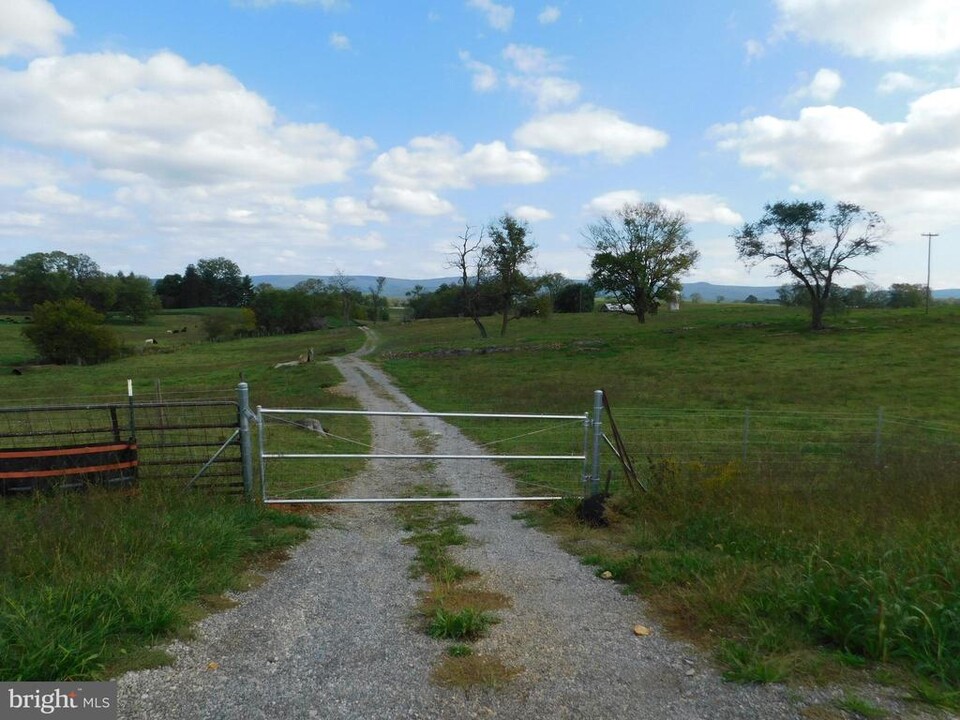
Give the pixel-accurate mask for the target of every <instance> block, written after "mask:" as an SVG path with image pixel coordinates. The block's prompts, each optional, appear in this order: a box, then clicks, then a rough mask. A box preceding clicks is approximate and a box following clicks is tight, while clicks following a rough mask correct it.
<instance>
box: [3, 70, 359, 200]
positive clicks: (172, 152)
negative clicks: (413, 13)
mask: <svg viewBox="0 0 960 720" xmlns="http://www.w3.org/2000/svg"><path fill="white" fill-rule="evenodd" d="M0 131H3V132H5V133H7V134H8V135H9V136H10V137H12V138H15V139H17V140H20V141H23V142H27V143H31V144H33V145H36V146H40V147H44V148H49V149H53V150H56V151H68V152H71V153H75V154H77V155H78V156H80V157H82V158H86V159H88V160H89V161H90V162H91V163H93V165H94V166H95V167H96V168H97V169H98V170H99V171H100V172H101V174H102V176H103V177H105V178H108V179H112V180H114V181H118V180H119V181H130V180H131V179H133V178H148V179H151V180H153V181H155V182H160V183H165V184H171V185H190V184H221V183H251V182H256V183H261V184H268V183H280V184H288V185H306V184H316V183H325V182H335V181H341V180H343V179H345V178H346V176H347V173H348V171H349V170H350V169H351V168H352V167H353V166H354V165H355V164H356V163H357V162H358V160H359V158H360V157H361V156H362V155H363V154H364V153H365V152H367V151H369V150H371V149H373V142H372V141H371V140H370V139H368V138H363V139H355V138H351V137H348V136H345V135H341V134H340V133H338V132H337V131H336V130H334V129H332V128H330V127H328V126H326V125H322V124H295V123H286V124H284V123H281V122H280V121H278V120H277V118H276V114H275V112H274V110H273V108H272V107H271V106H270V105H269V104H268V103H267V102H266V101H265V100H264V99H263V98H262V97H260V96H259V95H257V94H256V93H253V92H251V91H249V90H247V89H246V88H245V87H244V86H243V85H242V84H241V83H240V82H239V81H237V80H236V78H234V77H233V76H232V75H230V73H228V72H227V71H226V70H224V69H223V68H220V67H215V66H210V65H190V64H189V63H187V62H186V61H185V60H184V59H183V58H181V57H180V56H178V55H175V54H173V53H170V52H162V53H158V54H156V55H154V56H152V57H150V58H149V59H147V60H146V61H141V60H138V59H136V58H132V57H130V56H128V55H122V54H116V53H101V54H92V55H71V56H66V57H49V58H42V59H38V60H34V61H32V62H31V63H30V64H29V66H28V67H27V68H26V69H25V70H22V71H6V72H2V73H0Z"/></svg>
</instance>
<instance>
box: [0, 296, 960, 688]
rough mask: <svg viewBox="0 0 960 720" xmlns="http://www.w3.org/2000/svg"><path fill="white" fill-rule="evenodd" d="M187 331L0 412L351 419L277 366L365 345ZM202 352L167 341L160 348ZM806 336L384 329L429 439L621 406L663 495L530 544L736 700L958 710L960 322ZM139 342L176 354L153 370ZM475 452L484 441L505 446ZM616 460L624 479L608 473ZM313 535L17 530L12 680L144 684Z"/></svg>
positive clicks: (36, 386)
mask: <svg viewBox="0 0 960 720" xmlns="http://www.w3.org/2000/svg"><path fill="white" fill-rule="evenodd" d="M197 325H198V320H197V317H196V316H192V318H191V316H185V315H182V314H165V315H161V316H158V318H157V319H156V320H155V327H152V328H151V329H150V330H149V331H146V328H144V327H142V326H138V327H127V328H122V332H124V333H126V334H127V335H128V337H129V339H130V342H131V345H132V346H134V347H137V348H138V352H135V353H134V354H133V355H132V356H131V357H128V358H126V359H124V360H122V361H118V362H115V363H110V364H105V365H102V366H93V367H62V368H54V367H31V366H27V367H25V371H24V372H23V374H22V375H12V374H8V373H6V372H3V373H2V374H0V396H2V397H4V398H5V401H6V402H8V403H11V404H14V403H36V402H49V401H56V402H64V401H89V400H92V399H94V398H96V399H117V398H122V397H123V396H124V393H125V389H126V379H127V378H132V379H133V383H134V390H135V394H136V395H137V396H148V397H149V396H151V395H152V394H153V393H155V392H156V388H157V387H158V386H159V387H162V389H163V393H164V396H165V397H193V396H196V395H197V393H198V392H200V393H204V394H206V395H210V394H213V395H216V396H218V397H232V395H233V388H234V386H235V385H236V382H237V381H238V380H239V379H240V376H241V374H242V376H243V378H244V379H245V380H247V381H248V382H249V383H250V385H251V389H252V402H253V403H254V404H262V405H265V406H281V407H283V406H295V407H304V406H307V407H316V406H324V407H349V400H347V399H345V398H342V397H340V396H338V395H336V394H335V393H332V392H330V391H329V389H330V387H331V386H333V385H335V384H336V383H337V382H338V380H339V378H338V377H337V374H336V372H335V371H334V369H333V368H332V367H330V366H329V365H326V364H323V363H312V364H308V365H299V366H296V367H290V368H282V369H274V368H273V366H274V364H275V363H276V362H279V361H283V360H293V359H295V358H296V357H297V356H298V355H299V354H301V353H303V352H305V351H306V350H307V348H310V347H313V348H315V350H316V352H317V354H318V356H321V357H322V356H324V355H329V354H336V353H338V352H343V351H349V350H351V349H354V348H356V347H358V346H359V345H360V343H361V341H362V336H361V335H360V333H359V332H357V331H355V330H335V331H327V332H323V333H309V334H303V335H296V336H286V337H270V338H257V339H249V340H236V341H231V342H224V343H197V342H196V341H197V340H198V339H199V335H195V336H193V337H191V333H199V329H198V328H197V327H196V326H197ZM184 326H186V327H188V332H187V333H178V334H177V335H176V336H175V337H176V340H175V341H174V340H173V338H171V337H170V336H169V335H168V334H167V333H166V332H165V330H166V329H172V328H182V327H184ZM806 326H807V318H806V317H805V315H804V314H803V313H802V312H800V311H793V310H788V309H783V308H779V307H772V306H749V305H699V306H697V305H692V306H687V307H685V308H684V310H682V311H681V312H679V313H670V314H662V315H660V316H657V317H654V318H652V319H651V321H650V322H649V323H648V324H647V325H645V326H639V325H638V324H637V323H636V322H635V321H634V320H633V319H631V318H629V317H622V316H613V315H602V314H595V315H584V316H564V315H555V316H553V317H551V318H549V319H546V320H539V319H535V320H534V319H531V320H520V321H515V322H513V323H511V325H510V330H509V334H508V336H507V337H506V338H503V339H501V338H498V337H492V338H490V339H487V340H480V339H479V338H478V337H477V336H476V331H475V329H474V328H473V325H472V323H470V322H469V321H463V320H438V321H417V322H414V323H407V324H399V323H389V324H388V323H382V324H380V325H379V326H378V328H377V332H378V333H379V334H380V336H381V338H382V345H381V348H380V354H379V356H378V361H379V362H381V363H382V364H383V366H384V367H385V368H386V369H387V370H388V371H389V372H390V373H392V374H393V375H394V376H395V377H396V378H397V379H398V380H399V381H400V383H401V384H402V385H403V386H404V387H405V389H406V390H407V391H408V392H409V393H410V394H411V395H412V396H413V397H414V399H415V400H416V401H417V402H418V403H420V404H421V405H423V406H425V407H427V408H429V409H430V410H436V411H442V410H472V411H509V412H534V413H562V414H568V413H582V412H584V411H586V410H589V409H590V405H591V402H592V393H593V391H594V390H595V389H597V388H604V389H605V390H606V391H607V392H608V394H609V396H610V398H611V401H612V408H613V411H614V414H615V416H616V417H617V420H618V422H619V424H620V426H621V429H622V431H623V434H624V437H625V440H626V443H627V447H628V448H629V450H630V451H631V453H632V454H633V456H634V458H635V460H636V464H637V466H638V468H639V469H640V472H641V476H642V477H643V479H644V480H645V482H646V483H647V484H648V486H649V488H650V491H649V492H646V493H632V492H630V491H628V490H626V489H625V488H623V487H622V486H620V485H619V484H617V485H615V487H616V492H615V494H614V497H612V498H611V499H610V500H609V502H608V517H609V519H610V521H611V523H610V526H609V527H607V528H599V529H595V528H588V527H584V526H582V525H580V524H578V523H577V521H576V519H575V515H574V513H573V505H572V504H571V503H558V504H556V505H553V506H550V507H544V508H540V509H537V510H535V511H533V512H529V513H526V517H527V519H528V521H529V522H532V523H536V524H540V525H543V526H545V527H549V528H550V529H551V530H553V531H554V532H557V533H558V534H559V535H560V536H561V538H562V539H563V542H565V543H566V545H567V546H568V547H569V548H570V549H571V550H572V551H574V552H577V553H579V554H580V555H581V556H582V558H583V560H584V562H586V563H589V564H591V565H595V566H596V568H597V572H598V573H602V572H604V571H607V570H609V571H610V573H612V575H613V576H614V577H615V578H617V579H618V580H619V581H620V582H622V583H623V584H624V586H625V587H627V588H629V589H631V590H633V591H636V592H640V593H642V594H643V595H644V597H645V598H646V599H647V600H648V601H649V602H650V604H651V605H652V606H653V607H654V608H655V609H656V610H657V611H658V612H659V613H660V614H661V616H662V617H663V619H664V622H665V624H666V625H667V626H668V627H669V628H670V629H671V630H672V631H673V632H676V633H678V634H680V635H682V636H685V637H690V638H693V639H695V640H696V641H698V642H701V643H703V644H704V645H705V646H707V647H709V648H710V649H711V650H712V651H713V652H714V653H715V656H716V657H717V659H718V661H719V662H720V663H721V664H722V665H723V667H724V668H725V669H726V672H727V675H728V677H729V678H731V679H734V680H740V681H749V682H755V681H772V680H781V679H788V680H789V679H798V680H808V679H815V680H837V679H840V680H842V679H844V678H845V677H847V676H848V675H850V676H856V677H860V676H862V675H863V674H864V673H866V674H868V676H869V677H870V678H872V679H874V680H878V681H883V682H891V683H896V684H898V686H899V685H906V686H908V687H909V688H911V690H912V692H913V693H914V694H915V696H917V697H920V698H923V699H926V700H930V701H933V702H938V703H941V704H945V705H954V706H955V705H957V703H958V697H960V696H958V693H960V529H958V527H957V523H956V521H955V518H956V517H958V516H960V492H958V491H960V452H958V446H960V427H958V423H957V419H956V418H957V417H958V410H960V392H958V390H957V388H958V387H960V382H958V381H960V363H958V362H957V361H958V360H960V309H957V308H949V307H936V308H933V309H932V311H931V313H930V315H929V316H925V315H923V314H922V313H919V312H917V311H863V312H856V311H855V312H850V313H848V314H846V315H843V316H840V317H837V318H834V319H833V320H832V328H831V329H829V330H827V331H824V332H820V333H812V332H810V331H808V330H807V329H806ZM161 331H163V332H162V334H161ZM184 335H186V337H185V338H184V337H183V336H184ZM149 336H159V337H160V340H161V342H160V344H159V345H158V346H155V347H151V348H148V349H145V348H143V347H142V338H143V337H149ZM138 343H139V345H138ZM31 354H32V353H31V351H30V348H29V347H28V346H26V345H25V344H23V343H22V342H21V341H20V339H19V328H18V327H17V326H16V325H10V324H3V325H0V368H11V367H12V366H25V364H26V363H27V361H28V360H29V358H30V357H31ZM606 427H609V426H608V425H607V426H606ZM466 430H467V431H468V432H470V433H472V434H474V435H475V436H476V437H477V438H478V439H480V440H484V441H494V440H498V439H499V437H498V435H497V433H498V432H502V431H499V430H495V429H491V428H488V427H485V426H476V427H474V426H468V427H466ZM523 430H524V428H523V427H519V428H513V429H512V430H511V432H513V433H516V434H523V432H522V431H523ZM338 431H339V432H338V434H349V435H350V436H352V437H360V438H362V437H363V433H364V432H365V430H364V426H363V425H362V424H358V426H357V427H348V428H342V429H341V428H338ZM291 432H292V433H293V434H291V435H290V436H289V441H290V442H292V443H298V442H303V443H306V442H308V441H307V440H306V439H304V436H303V435H299V436H298V435H297V434H296V433H295V432H293V431H291ZM298 438H299V439H298ZM539 440H540V437H539V436H537V435H533V436H529V438H526V439H522V438H521V439H520V440H518V441H517V442H518V445H516V446H515V447H514V448H513V449H516V450H518V451H522V450H524V449H536V448H537V447H538V446H537V444H536V443H537V442H538V441H539ZM603 460H604V470H605V471H606V470H607V469H610V470H612V471H613V472H614V474H615V477H617V476H618V475H619V473H618V472H617V467H616V464H615V463H614V462H613V458H612V456H611V455H610V454H609V453H605V454H604V459H603ZM508 469H509V470H510V471H511V472H513V473H515V475H516V476H517V477H518V478H520V479H526V480H528V481H530V483H531V486H537V487H543V486H544V485H551V484H553V483H569V481H570V478H569V477H566V475H563V473H565V472H566V471H564V470H559V469H551V468H547V467H546V466H544V465H542V464H540V465H534V464H526V465H524V464H519V465H510V466H509V468H508ZM349 472H350V468H349V467H347V466H342V467H339V468H337V467H331V469H330V471H329V473H330V475H331V476H345V475H346V474H348V473H349ZM573 472H576V471H573ZM578 480H579V478H576V477H574V482H575V483H577V482H578ZM115 517H116V518H120V519H119V520H116V521H114V520H113V519H114V518H115ZM90 518H100V519H102V522H100V521H98V522H96V523H94V522H88V520H89V519H90ZM158 523H159V524H158ZM303 524H304V523H303V522H302V521H301V520H298V519H296V518H291V517H290V516H287V515H281V514H278V513H273V512H265V511H264V510H262V509H261V508H258V507H256V506H251V505H245V504H243V503H241V502H238V501H234V500H229V499H224V498H210V497H207V496H205V495H202V494H189V493H182V492H170V491H169V489H164V488H162V487H142V488H141V489H140V491H139V492H134V493H129V494H98V493H91V494H89V495H87V496H82V497H80V496H68V497H52V498H37V499H35V500H34V501H32V502H31V501H27V502H16V503H9V502H5V503H3V504H2V505H0V534H2V535H3V537H2V538H0V540H2V545H0V548H2V550H0V597H3V598H4V601H3V604H2V606H0V658H3V660H2V664H0V677H2V678H3V679H13V678H17V677H30V678H31V679H43V678H48V677H49V678H53V677H72V678H86V677H103V676H105V675H108V674H109V673H111V672H116V671H117V670H119V669H122V668H123V667H126V666H127V665H128V664H132V665H138V664H143V663H144V662H149V661H150V660H149V659H145V658H144V657H142V656H141V655H140V651H138V650H137V648H140V647H142V646H143V645H144V644H146V643H149V642H150V641H151V640H153V639H155V638H157V637H162V636H164V635H166V634H169V633H170V632H175V631H177V630H178V629H182V628H183V627H185V625H186V623H187V622H188V621H189V619H190V618H191V617H194V616H195V614H196V613H197V612H199V608H202V607H204V606H216V604H217V602H218V601H217V599H216V598H217V593H219V592H221V591H222V590H223V589H224V588H225V587H230V586H237V585H242V584H243V582H244V575H243V567H244V563H245V562H247V561H248V560H249V558H250V557H252V556H253V555H255V554H256V553H262V552H264V551H267V552H271V549H276V548H277V547H278V546H281V545H283V544H285V543H288V542H293V541H295V540H296V539H297V537H298V536H299V535H300V533H301V532H302V527H301V525H303ZM143 528H149V529H150V532H149V533H143V532H142V530H143ZM147 535H148V536H149V537H146V536H147ZM196 543H199V545H197V544H196ZM36 568H40V569H39V570H37V569H36ZM131 568H142V569H143V570H142V571H140V570H137V571H134V570H132V569H131ZM157 568H161V571H156V572H154V570H156V569H157ZM167 568H170V569H171V572H170V573H168V572H167ZM151 573H153V574H152V575H151ZM154 576H155V577H156V582H157V583H159V584H152V583H153V580H151V578H152V577H154ZM181 580H182V582H181Z"/></svg>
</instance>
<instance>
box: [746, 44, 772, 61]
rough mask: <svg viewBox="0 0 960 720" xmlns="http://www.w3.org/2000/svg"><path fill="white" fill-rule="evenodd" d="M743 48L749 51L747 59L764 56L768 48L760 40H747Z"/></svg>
mask: <svg viewBox="0 0 960 720" xmlns="http://www.w3.org/2000/svg"><path fill="white" fill-rule="evenodd" d="M743 49H744V50H746V51H747V59H749V60H754V59H756V58H760V57H763V56H764V54H765V53H766V51H767V49H766V48H765V47H764V46H763V43H762V42H760V41H759V40H752V39H751V40H747V41H746V42H745V43H744V44H743Z"/></svg>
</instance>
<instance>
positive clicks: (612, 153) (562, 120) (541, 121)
mask: <svg viewBox="0 0 960 720" xmlns="http://www.w3.org/2000/svg"><path fill="white" fill-rule="evenodd" d="M514 138H516V140H517V142H518V143H520V144H521V145H523V146H525V147H530V148H534V149H544V150H555V151H557V152H562V153H567V154H570V155H587V154H590V153H596V154H599V155H602V156H603V157H605V158H606V159H608V160H610V161H613V162H622V161H624V160H627V159H628V158H630V157H632V156H634V155H638V154H647V153H651V152H653V151H654V150H657V149H659V148H661V147H663V146H664V145H666V144H667V141H668V140H669V137H668V136H667V134H666V133H664V132H661V131H660V130H655V129H654V128H650V127H646V126H644V125H636V124H634V123H631V122H628V121H626V120H623V119H622V118H620V116H619V115H617V114H616V113H615V112H613V111H612V110H606V109H604V108H598V107H593V106H591V105H583V106H581V107H580V108H579V109H578V110H576V111H574V112H570V113H555V114H552V115H543V116H541V117H538V118H535V119H533V120H531V121H530V122H528V123H526V124H524V125H522V126H521V127H520V128H518V129H517V130H516V132H514Z"/></svg>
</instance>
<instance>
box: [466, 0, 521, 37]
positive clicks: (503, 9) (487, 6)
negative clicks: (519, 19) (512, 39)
mask: <svg viewBox="0 0 960 720" xmlns="http://www.w3.org/2000/svg"><path fill="white" fill-rule="evenodd" d="M467 5H468V6H469V7H472V8H476V9H477V10H480V11H481V12H482V13H483V14H484V15H486V16H487V22H488V23H489V24H490V27H492V28H493V29H494V30H500V31H501V32H506V31H507V30H509V29H510V26H511V25H512V24H513V8H512V7H511V6H509V5H499V4H497V3H495V2H493V0H467Z"/></svg>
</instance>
